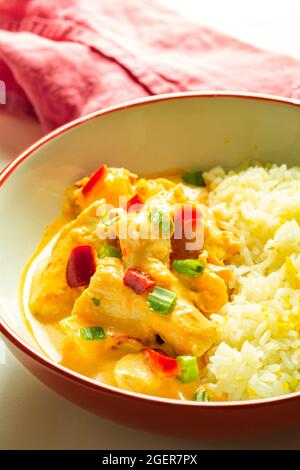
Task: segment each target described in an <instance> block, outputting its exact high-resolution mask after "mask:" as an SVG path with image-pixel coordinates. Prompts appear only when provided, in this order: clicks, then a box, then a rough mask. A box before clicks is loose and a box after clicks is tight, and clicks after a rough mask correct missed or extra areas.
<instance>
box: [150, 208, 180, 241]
mask: <svg viewBox="0 0 300 470" xmlns="http://www.w3.org/2000/svg"><path fill="white" fill-rule="evenodd" d="M149 220H150V222H151V223H152V224H153V225H154V227H158V228H159V230H161V232H162V233H163V234H164V235H170V236H171V235H172V233H173V230H174V224H173V221H172V220H171V218H170V215H169V214H168V213H167V212H163V211H161V210H160V209H157V208H156V207H153V208H152V209H151V210H150V212H149Z"/></svg>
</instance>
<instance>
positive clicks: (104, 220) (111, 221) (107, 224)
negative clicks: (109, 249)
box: [102, 211, 120, 227]
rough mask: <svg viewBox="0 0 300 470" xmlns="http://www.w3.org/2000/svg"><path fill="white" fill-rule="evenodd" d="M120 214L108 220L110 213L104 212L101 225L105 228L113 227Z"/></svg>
mask: <svg viewBox="0 0 300 470" xmlns="http://www.w3.org/2000/svg"><path fill="white" fill-rule="evenodd" d="M119 218H120V214H117V215H115V217H112V218H110V213H109V212H108V211H106V212H105V214H104V215H103V217H102V223H103V225H105V227H110V226H111V225H113V224H114V223H115V222H117V220H119Z"/></svg>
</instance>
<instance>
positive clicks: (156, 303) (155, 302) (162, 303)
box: [147, 286, 176, 315]
mask: <svg viewBox="0 0 300 470" xmlns="http://www.w3.org/2000/svg"><path fill="white" fill-rule="evenodd" d="M147 300H148V302H149V305H150V308H151V309H152V310H154V311H155V312H159V313H163V314H165V315H167V314H168V313H171V311H172V309H173V307H174V305H175V302H176V294H174V292H171V291H170V290H168V289H164V288H163V287H159V286H156V287H155V289H154V290H153V292H151V293H150V294H149V295H148V297H147Z"/></svg>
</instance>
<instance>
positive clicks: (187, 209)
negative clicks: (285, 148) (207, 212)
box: [174, 204, 203, 230]
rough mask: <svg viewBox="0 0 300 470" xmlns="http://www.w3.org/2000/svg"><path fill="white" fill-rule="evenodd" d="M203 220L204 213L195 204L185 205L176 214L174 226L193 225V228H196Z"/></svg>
mask: <svg viewBox="0 0 300 470" xmlns="http://www.w3.org/2000/svg"><path fill="white" fill-rule="evenodd" d="M202 218H203V214H202V211H201V210H200V208H199V207H197V206H196V205H194V204H184V205H183V206H181V207H179V208H178V209H177V210H176V211H175V213H174V225H175V230H176V224H178V226H180V224H181V226H185V225H186V224H187V225H189V224H191V226H192V228H193V229H194V228H195V227H196V224H197V222H199V220H201V219H202Z"/></svg>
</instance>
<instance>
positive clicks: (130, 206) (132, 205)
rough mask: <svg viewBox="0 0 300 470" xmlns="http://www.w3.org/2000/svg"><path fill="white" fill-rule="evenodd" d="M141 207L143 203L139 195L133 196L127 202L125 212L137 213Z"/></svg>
mask: <svg viewBox="0 0 300 470" xmlns="http://www.w3.org/2000/svg"><path fill="white" fill-rule="evenodd" d="M143 205H144V201H143V199H142V198H141V196H139V194H135V195H134V196H132V198H130V199H129V200H128V201H127V212H129V211H130V212H138V211H140V210H141V208H142V207H143Z"/></svg>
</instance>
